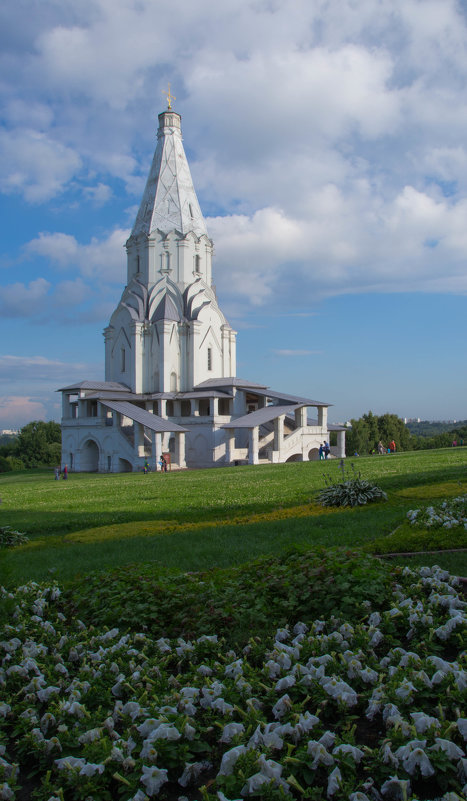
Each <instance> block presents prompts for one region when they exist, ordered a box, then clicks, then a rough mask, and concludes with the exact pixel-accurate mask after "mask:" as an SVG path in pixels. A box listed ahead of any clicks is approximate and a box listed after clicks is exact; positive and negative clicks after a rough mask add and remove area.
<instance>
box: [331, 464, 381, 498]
mask: <svg viewBox="0 0 467 801" xmlns="http://www.w3.org/2000/svg"><path fill="white" fill-rule="evenodd" d="M351 467H352V472H353V478H348V479H347V480H346V478H345V465H344V461H343V460H341V463H340V468H341V470H342V479H343V480H342V481H341V482H339V483H337V484H336V483H334V482H333V481H332V479H331V478H330V477H329V476H327V475H326V474H325V476H324V480H325V482H326V487H325V488H324V489H322V490H320V492H318V495H317V500H318V503H320V504H321V506H365V504H367V503H371V502H372V501H380V500H387V497H388V496H387V495H386V493H385V492H383V490H382V489H381V487H378V486H376V484H373V483H372V482H371V481H367V480H366V479H364V478H362V477H361V474H360V473H357V471H356V470H355V467H354V465H353V464H352V465H351Z"/></svg>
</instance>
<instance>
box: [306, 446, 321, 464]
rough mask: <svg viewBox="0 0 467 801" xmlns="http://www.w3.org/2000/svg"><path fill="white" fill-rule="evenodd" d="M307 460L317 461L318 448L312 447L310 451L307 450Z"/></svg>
mask: <svg viewBox="0 0 467 801" xmlns="http://www.w3.org/2000/svg"><path fill="white" fill-rule="evenodd" d="M308 461H309V462H318V461H319V450H318V448H312V449H311V451H308Z"/></svg>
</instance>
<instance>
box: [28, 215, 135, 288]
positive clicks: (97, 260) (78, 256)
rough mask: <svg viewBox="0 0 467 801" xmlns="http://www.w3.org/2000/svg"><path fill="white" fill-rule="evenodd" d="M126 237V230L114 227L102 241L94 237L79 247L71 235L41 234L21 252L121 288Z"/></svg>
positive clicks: (128, 231) (127, 235)
mask: <svg viewBox="0 0 467 801" xmlns="http://www.w3.org/2000/svg"><path fill="white" fill-rule="evenodd" d="M129 235H130V230H129V229H127V230H123V229H121V228H117V229H115V230H113V231H111V232H110V233H109V234H107V235H105V236H103V237H102V238H101V239H98V238H97V237H93V238H92V239H91V242H90V243H89V244H87V245H81V244H79V243H78V241H77V239H76V238H75V237H74V236H71V235H70V234H63V233H58V232H57V233H40V234H39V236H38V237H37V238H36V239H33V240H31V241H30V242H28V243H27V244H26V245H25V248H24V250H25V253H26V255H27V256H29V257H33V256H35V255H37V256H41V257H43V258H46V259H50V261H51V262H53V263H55V264H56V265H57V266H59V267H61V268H71V267H78V268H79V270H80V272H81V274H82V276H85V277H86V278H87V279H89V278H94V279H97V280H99V281H102V282H107V283H117V284H120V285H121V284H122V283H124V278H125V274H126V256H125V251H124V244H125V242H126V240H127V239H128V237H129Z"/></svg>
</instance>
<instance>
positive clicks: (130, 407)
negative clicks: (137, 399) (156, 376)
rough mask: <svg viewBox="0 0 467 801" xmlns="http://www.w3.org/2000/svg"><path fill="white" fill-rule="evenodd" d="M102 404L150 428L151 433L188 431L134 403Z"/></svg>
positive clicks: (105, 401) (104, 402)
mask: <svg viewBox="0 0 467 801" xmlns="http://www.w3.org/2000/svg"><path fill="white" fill-rule="evenodd" d="M100 403H102V405H103V406H106V407H107V408H109V409H112V411H114V412H118V413H119V414H123V415H125V417H129V418H130V420H134V421H135V422H136V423H141V425H143V426H145V428H150V429H151V431H157V432H163V431H172V432H186V430H187V429H186V428H182V426H179V425H177V424H176V423H171V422H170V420H165V419H164V418H163V417H159V416H158V415H157V414H151V412H147V411H146V410H145V409H140V408H139V406H135V405H134V404H133V403H126V402H125V401H122V402H118V401H109V400H101V401H100Z"/></svg>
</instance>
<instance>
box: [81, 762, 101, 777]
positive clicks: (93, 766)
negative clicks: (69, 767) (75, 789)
mask: <svg viewBox="0 0 467 801" xmlns="http://www.w3.org/2000/svg"><path fill="white" fill-rule="evenodd" d="M104 770H105V767H104V765H101V764H100V763H93V762H86V764H85V765H83V767H82V768H81V770H80V772H79V775H80V776H94V774H95V773H104Z"/></svg>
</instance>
